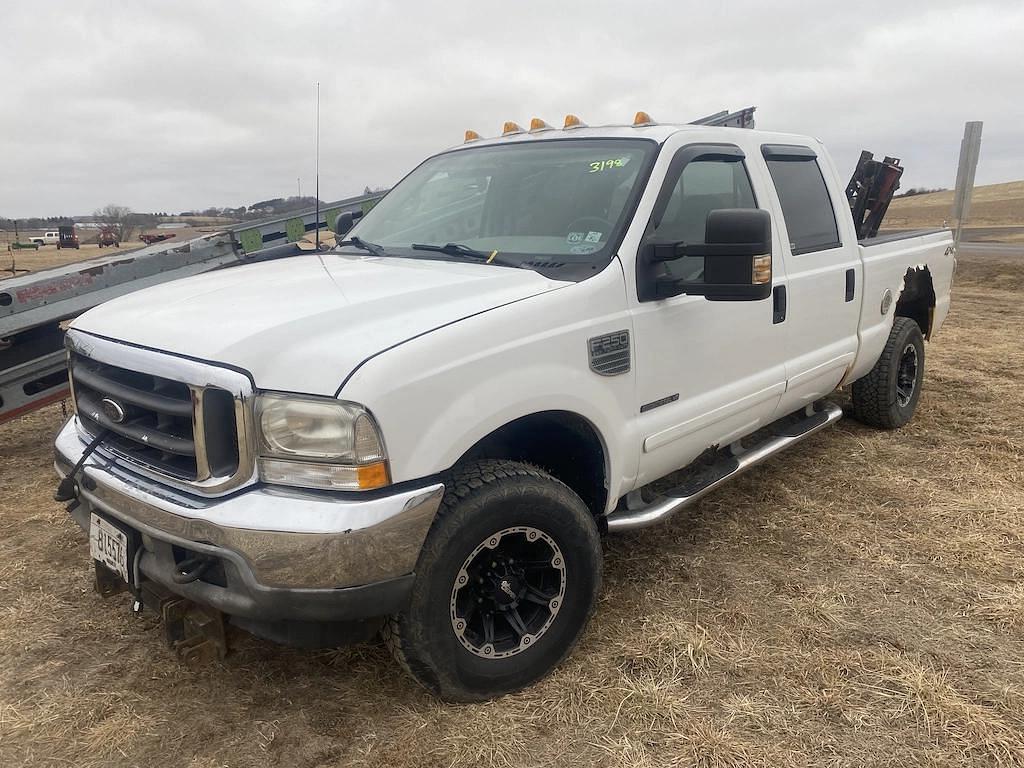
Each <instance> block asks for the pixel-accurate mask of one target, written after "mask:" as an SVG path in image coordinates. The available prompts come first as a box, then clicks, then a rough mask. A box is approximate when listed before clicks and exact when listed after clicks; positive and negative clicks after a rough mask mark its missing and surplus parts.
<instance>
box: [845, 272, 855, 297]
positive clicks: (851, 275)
mask: <svg viewBox="0 0 1024 768" xmlns="http://www.w3.org/2000/svg"><path fill="white" fill-rule="evenodd" d="M856 287H857V273H856V272H854V271H853V269H852V268H851V269H848V270H846V300H847V301H853V294H854V293H855V289H856Z"/></svg>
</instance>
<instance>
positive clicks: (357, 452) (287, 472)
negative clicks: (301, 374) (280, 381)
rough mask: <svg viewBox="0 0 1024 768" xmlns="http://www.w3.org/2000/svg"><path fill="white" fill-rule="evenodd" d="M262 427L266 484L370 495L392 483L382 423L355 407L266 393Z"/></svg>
mask: <svg viewBox="0 0 1024 768" xmlns="http://www.w3.org/2000/svg"><path fill="white" fill-rule="evenodd" d="M256 423H257V426H258V433H259V453H260V458H259V471H260V478H261V479H262V480H263V481H264V482H267V483H276V484H279V485H293V486H299V487H302V488H327V489H334V490H368V489H371V488H380V487H381V486H384V485H387V484H388V482H389V481H390V477H389V472H388V463H387V455H386V454H385V453H384V441H383V440H381V437H380V432H379V431H378V429H377V424H376V422H374V420H373V417H372V416H371V415H370V414H369V413H368V412H367V411H366V410H365V409H364V408H362V407H361V406H359V405H357V404H355V403H346V402H342V401H340V400H334V399H331V398H326V397H323V398H314V397H304V396H300V395H289V394H281V393H272V392H264V393H262V394H260V395H258V396H257V399H256Z"/></svg>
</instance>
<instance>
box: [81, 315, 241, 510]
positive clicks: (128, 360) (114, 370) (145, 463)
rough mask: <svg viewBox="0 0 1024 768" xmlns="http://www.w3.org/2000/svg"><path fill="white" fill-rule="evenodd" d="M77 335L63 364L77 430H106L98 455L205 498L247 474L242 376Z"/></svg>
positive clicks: (231, 486)
mask: <svg viewBox="0 0 1024 768" xmlns="http://www.w3.org/2000/svg"><path fill="white" fill-rule="evenodd" d="M72 334H74V336H72ZM83 336H84V335H83V334H80V333H74V332H71V333H69V337H68V338H69V348H70V353H69V360H68V369H69V371H70V374H71V385H72V394H73V398H74V402H75V410H76V415H77V417H78V424H79V428H80V430H81V431H84V432H85V435H84V436H85V437H89V436H90V435H91V436H93V437H95V436H96V435H98V434H99V433H100V432H101V431H103V430H106V432H107V434H106V436H105V437H104V438H103V440H101V442H100V446H99V450H100V451H101V452H104V453H107V454H110V455H112V456H113V457H115V458H117V459H122V460H124V461H125V462H126V463H129V464H131V465H134V466H135V467H136V468H138V469H139V470H140V471H142V472H143V473H145V474H148V475H150V476H152V477H154V478H155V479H158V480H164V481H166V482H168V483H169V484H170V485H174V486H177V487H180V488H186V489H189V490H195V491H198V492H199V493H203V494H208V495H215V494H217V493H220V492H224V491H227V490H231V489H233V488H235V487H237V486H239V485H241V484H243V483H244V482H246V481H247V480H249V479H251V477H252V469H253V468H252V452H251V451H250V450H249V447H248V440H247V430H246V424H245V422H246V419H247V413H248V411H247V402H246V399H247V395H248V394H251V387H248V386H247V384H248V382H247V380H246V378H245V377H244V376H242V375H240V374H239V373H235V372H233V371H228V370H225V369H217V368H213V367H211V366H206V365H203V364H199V363H196V362H194V361H188V360H184V359H181V358H174V357H170V356H165V355H160V353H155V352H150V351H148V350H138V349H133V348H130V347H125V346H121V345H116V344H114V343H113V342H108V341H106V340H102V341H100V340H96V341H93V340H92V339H89V340H88V342H89V343H88V344H86V343H84V342H83V341H82V338H83ZM108 352H117V353H119V354H116V355H108V354H105V353H108ZM97 353H98V354H97ZM103 358H106V359H103ZM122 358H124V359H122ZM114 360H116V363H120V364H115V362H114ZM179 369H180V370H179ZM190 377H191V381H188V382H186V381H182V380H181V379H189V378H190ZM192 382H206V383H203V384H198V383H192Z"/></svg>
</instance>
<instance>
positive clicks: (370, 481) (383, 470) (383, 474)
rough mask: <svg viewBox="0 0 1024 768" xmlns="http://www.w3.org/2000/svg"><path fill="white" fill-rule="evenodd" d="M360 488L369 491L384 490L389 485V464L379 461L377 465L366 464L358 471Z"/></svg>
mask: <svg viewBox="0 0 1024 768" xmlns="http://www.w3.org/2000/svg"><path fill="white" fill-rule="evenodd" d="M356 474H357V475H358V479H359V488H360V489H361V490H364V491H368V490H370V489H371V488H383V487H384V486H385V485H387V484H388V482H389V480H388V463H387V462H386V461H378V462H377V463H376V464H364V465H363V466H361V467H358V468H357V469H356Z"/></svg>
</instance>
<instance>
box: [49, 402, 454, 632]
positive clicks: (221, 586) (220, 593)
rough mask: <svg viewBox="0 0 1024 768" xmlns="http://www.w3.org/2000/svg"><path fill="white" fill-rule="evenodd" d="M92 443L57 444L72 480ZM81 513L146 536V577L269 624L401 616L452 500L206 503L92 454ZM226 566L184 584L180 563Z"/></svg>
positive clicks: (71, 427)
mask: <svg viewBox="0 0 1024 768" xmlns="http://www.w3.org/2000/svg"><path fill="white" fill-rule="evenodd" d="M84 450H85V443H84V442H83V440H82V437H81V436H80V434H79V431H78V428H77V426H76V424H75V419H74V418H72V419H71V420H69V421H68V423H67V424H65V425H64V427H63V428H62V429H61V431H60V433H59V434H58V435H57V439H56V443H55V461H54V466H55V468H56V470H57V473H58V474H59V475H61V476H62V477H64V476H66V475H67V474H68V473H69V472H70V471H71V469H72V468H73V466H74V465H75V463H76V462H77V461H78V460H79V459H80V458H81V456H82V453H83V452H84ZM78 488H79V490H78V502H79V503H78V506H77V507H76V508H75V509H74V510H73V512H72V516H73V517H74V518H75V520H76V522H78V524H79V525H80V526H82V527H83V528H84V529H86V530H88V527H89V519H90V514H91V512H92V511H97V512H99V513H100V514H103V515H106V516H108V517H110V518H112V519H114V520H115V521H118V522H120V523H122V524H123V525H126V526H128V527H129V528H131V529H132V530H134V531H137V532H138V534H139V538H140V541H141V547H142V552H141V555H140V556H139V559H138V568H139V571H140V574H141V576H144V577H145V578H148V579H151V580H153V581H155V582H157V583H159V584H161V585H162V586H164V587H166V588H167V589H168V590H170V591H171V592H174V593H175V594H178V595H181V596H182V597H185V598H187V599H189V600H192V601H194V602H197V603H202V604H205V605H209V606H212V607H213V608H216V609H217V610H220V611H222V612H224V613H226V614H229V615H232V616H238V617H245V618H251V619H258V620H261V621H282V620H296V621H348V620H353V619H362V618H368V617H375V616H381V615H385V614H388V613H392V612H394V611H397V610H399V609H400V608H401V607H402V606H403V605H404V604H405V601H406V600H407V598H408V594H409V590H410V589H411V586H412V579H413V570H414V568H415V564H416V560H417V558H418V557H419V553H420V549H421V547H422V546H423V542H424V540H425V539H426V535H427V531H428V529H429V528H430V524H431V523H432V522H433V519H434V516H435V514H436V512H437V508H438V506H439V505H440V503H441V497H442V495H443V493H444V486H443V485H442V484H439V483H434V484H431V485H427V486H424V487H420V488H415V489H412V490H404V491H400V492H396V493H393V494H391V495H384V496H375V497H373V498H360V499H353V498H352V496H351V495H348V496H347V497H340V496H339V495H338V494H333V493H326V492H309V491H299V490H291V489H286V488H278V487H268V486H261V485H257V486H251V487H249V488H247V489H244V490H241V491H239V492H238V493H236V494H233V495H231V496H226V497H218V498H213V499H211V498H199V497H196V496H193V495H190V494H186V493H182V492H179V491H176V490H174V489H171V488H168V487H166V486H162V485H159V484H157V483H155V482H153V481H152V480H149V479H147V478H144V477H142V476H141V475H137V474H135V473H132V472H131V471H130V470H128V469H126V468H125V467H124V465H122V464H118V463H116V462H115V461H113V460H112V459H110V458H108V457H106V456H102V455H99V452H96V453H93V454H92V455H91V456H90V457H89V458H88V460H87V461H86V463H85V464H84V466H83V468H82V471H81V472H80V473H79V475H78ZM194 554H199V555H206V556H209V557H213V558H216V559H217V561H218V562H219V563H220V564H221V565H222V569H218V570H217V573H218V577H217V578H216V579H212V580H203V579H199V580H196V581H192V582H191V583H188V584H180V583H176V582H175V580H174V576H175V575H176V574H177V573H179V571H178V569H177V567H176V566H177V564H178V563H179V562H182V561H183V560H184V559H187V558H188V557H192V556H194Z"/></svg>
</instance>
